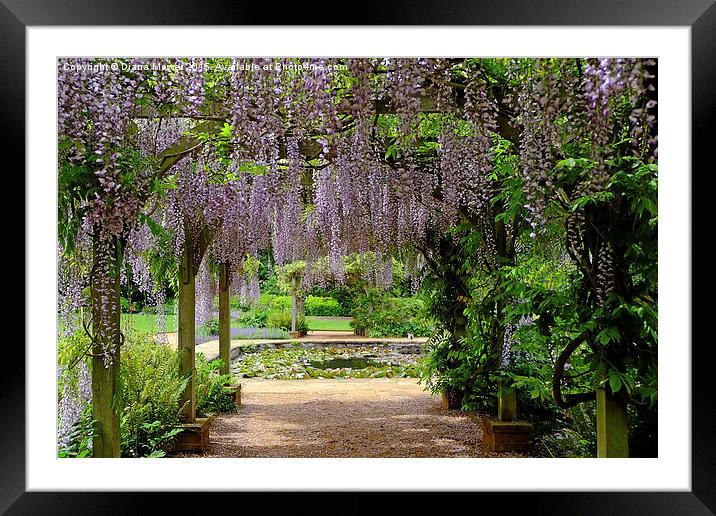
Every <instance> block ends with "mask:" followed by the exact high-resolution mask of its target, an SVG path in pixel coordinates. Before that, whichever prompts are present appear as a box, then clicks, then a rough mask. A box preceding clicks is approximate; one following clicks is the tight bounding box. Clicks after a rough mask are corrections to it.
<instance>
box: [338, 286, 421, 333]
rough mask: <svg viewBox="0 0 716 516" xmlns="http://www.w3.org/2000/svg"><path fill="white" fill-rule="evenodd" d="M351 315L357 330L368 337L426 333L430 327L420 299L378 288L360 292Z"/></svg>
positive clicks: (354, 327)
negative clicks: (386, 294) (398, 295)
mask: <svg viewBox="0 0 716 516" xmlns="http://www.w3.org/2000/svg"><path fill="white" fill-rule="evenodd" d="M351 316H352V317H353V321H351V326H352V327H353V329H354V330H355V332H356V334H358V335H367V336H369V337H405V336H406V335H407V334H408V333H412V334H413V335H415V336H425V335H429V334H430V333H431V332H432V330H433V324H432V322H431V320H430V319H428V317H427V316H426V313H425V306H424V303H423V301H422V300H421V299H417V298H400V297H388V296H385V295H383V294H380V293H378V292H377V291H372V292H369V293H368V294H367V295H365V296H362V297H361V298H360V300H358V301H357V302H356V303H355V308H354V309H353V310H352V311H351Z"/></svg>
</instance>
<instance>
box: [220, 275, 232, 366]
mask: <svg viewBox="0 0 716 516" xmlns="http://www.w3.org/2000/svg"><path fill="white" fill-rule="evenodd" d="M229 297H230V296H229V264H227V263H222V264H221V269H220V272H219V358H220V359H221V368H220V370H219V371H220V372H221V374H229V370H230V362H231V313H230V311H229Z"/></svg>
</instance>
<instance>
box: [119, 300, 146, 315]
mask: <svg viewBox="0 0 716 516" xmlns="http://www.w3.org/2000/svg"><path fill="white" fill-rule="evenodd" d="M119 308H120V310H121V312H122V313H125V314H136V313H138V312H139V311H141V309H142V305H141V304H140V303H139V302H137V301H130V300H129V299H127V298H126V297H120V298H119Z"/></svg>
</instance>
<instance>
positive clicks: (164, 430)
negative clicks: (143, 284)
mask: <svg viewBox="0 0 716 516" xmlns="http://www.w3.org/2000/svg"><path fill="white" fill-rule="evenodd" d="M120 358H121V364H120V381H121V393H122V410H121V414H120V433H121V452H122V456H123V457H149V456H151V457H158V456H161V455H163V454H164V451H165V450H167V449H169V448H170V446H171V444H172V441H173V438H174V437H175V436H176V435H177V433H178V431H177V430H176V428H175V426H176V425H177V424H178V423H179V414H180V408H181V407H180V405H179V404H180V397H181V394H182V392H183V390H184V388H185V387H186V380H185V379H182V378H181V377H180V376H179V355H178V353H177V352H176V351H174V350H172V349H171V348H170V347H168V346H163V345H160V344H157V343H156V342H155V341H154V340H153V338H152V337H151V336H150V335H148V334H145V333H140V332H128V333H127V335H126V343H125V345H124V346H123V347H122V353H121V355H120Z"/></svg>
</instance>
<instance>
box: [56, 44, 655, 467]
mask: <svg viewBox="0 0 716 516" xmlns="http://www.w3.org/2000/svg"><path fill="white" fill-rule="evenodd" d="M657 72H658V63H657V60H656V59H640V58H639V59H637V58H620V57H609V58H604V57H594V58H587V57H579V58H509V57H505V58H465V57H460V58H445V57H441V58H414V57H401V58H394V57H368V58H360V57H355V58H342V57H341V58H329V57H323V58H321V57H311V58H309V57H307V58H294V57H292V58H281V57H276V58H246V57H241V58H226V57H216V58H214V57H202V58H199V57H191V58H187V57H174V58H172V57H158V58H146V57H145V58H130V57H127V58H91V57H89V58H88V57H77V58H72V57H66V58H62V59H59V60H58V61H57V156H58V169H57V181H58V183H57V185H58V198H57V202H58V212H57V215H58V220H57V267H58V285H57V296H58V298H57V333H58V335H57V339H58V340H57V455H58V457H61V458H83V457H155V458H159V457H166V458H176V457H181V458H201V457H203V458H206V457H209V458H219V457H235V458H239V457H242V458H243V457H339V458H341V457H383V458H388V457H446V458H447V457H484V458H487V457H512V458H530V457H540V458H561V457H656V456H657V455H658V451H657V444H658V439H657V436H658V432H657V430H658V429H657V419H658V412H657V407H658V385H657V377H658V374H657V373H658V371H657V357H658V346H657V342H658V338H657V327H658V324H657V323H658V316H657V311H658V286H657V277H658V266H657V263H658V260H657V258H658V257H657V251H658V245H657V244H658V241H657V231H658V226H657V197H658V195H657V194H658V187H657V182H658V167H657V140H658V139H657V135H658V124H657V76H658V73H657ZM664 72H665V70H664ZM662 111H663V110H662ZM665 117H666V111H663V118H664V120H666V118H665ZM664 123H666V122H664ZM665 159H666V154H664V160H665ZM195 462H196V461H193V462H192V464H194V463H195Z"/></svg>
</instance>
